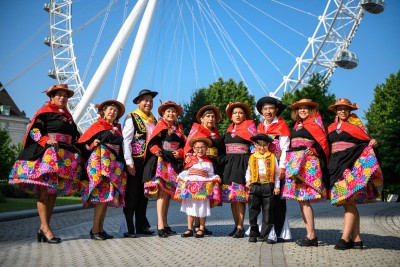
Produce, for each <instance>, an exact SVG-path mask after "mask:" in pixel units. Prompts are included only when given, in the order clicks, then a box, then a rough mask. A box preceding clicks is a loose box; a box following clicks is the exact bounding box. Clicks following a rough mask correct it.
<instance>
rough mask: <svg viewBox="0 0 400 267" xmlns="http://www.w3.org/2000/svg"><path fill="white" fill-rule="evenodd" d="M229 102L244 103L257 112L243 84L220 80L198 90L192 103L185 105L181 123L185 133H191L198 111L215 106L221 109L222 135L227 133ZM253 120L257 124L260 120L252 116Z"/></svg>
mask: <svg viewBox="0 0 400 267" xmlns="http://www.w3.org/2000/svg"><path fill="white" fill-rule="evenodd" d="M229 102H243V103H246V104H248V105H249V107H250V109H251V110H253V111H254V110H255V100H254V96H252V95H250V94H249V92H248V89H247V87H246V86H245V85H244V83H243V82H241V81H240V82H239V83H236V82H235V81H234V80H233V79H229V80H228V81H224V80H223V79H222V78H219V79H218V81H216V82H215V83H213V84H210V86H209V87H208V88H201V89H198V90H197V91H196V92H195V93H194V94H193V96H192V97H191V99H190V103H185V104H184V105H183V114H182V116H181V123H182V125H183V128H184V130H185V133H188V132H189V131H190V128H191V126H192V124H193V122H195V121H196V114H197V111H198V110H199V109H200V108H202V107H203V106H205V105H215V106H217V107H219V108H220V109H221V112H222V120H221V121H220V122H219V123H218V130H219V131H220V133H225V131H226V129H227V128H228V126H229V124H230V123H231V122H230V120H229V118H226V116H225V108H226V106H227V105H228V103H229ZM251 119H252V120H254V121H255V123H256V124H257V123H258V122H259V119H258V117H257V115H256V114H254V113H253V114H252V115H251Z"/></svg>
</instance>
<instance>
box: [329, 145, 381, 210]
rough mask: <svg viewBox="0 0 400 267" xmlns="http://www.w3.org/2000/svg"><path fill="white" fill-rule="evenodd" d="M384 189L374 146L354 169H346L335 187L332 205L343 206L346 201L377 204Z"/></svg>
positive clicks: (358, 160) (356, 163) (363, 155)
mask: <svg viewBox="0 0 400 267" xmlns="http://www.w3.org/2000/svg"><path fill="white" fill-rule="evenodd" d="M382 188H383V175H382V170H381V167H380V166H379V163H378V160H377V158H376V155H375V152H374V150H373V148H372V146H367V147H366V148H365V149H364V150H363V152H362V153H361V155H360V157H359V158H358V159H357V160H356V161H355V162H354V165H353V167H352V169H351V170H350V169H346V170H345V171H344V173H343V175H342V176H341V177H340V178H339V179H338V181H337V182H336V183H335V184H334V185H333V187H332V189H331V191H330V196H331V204H333V205H342V204H343V203H344V202H345V201H347V200H350V201H354V202H355V203H356V204H364V203H370V202H375V199H376V198H378V197H380V194H381V191H382Z"/></svg>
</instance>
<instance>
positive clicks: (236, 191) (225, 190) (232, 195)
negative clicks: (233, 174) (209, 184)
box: [221, 182, 249, 203]
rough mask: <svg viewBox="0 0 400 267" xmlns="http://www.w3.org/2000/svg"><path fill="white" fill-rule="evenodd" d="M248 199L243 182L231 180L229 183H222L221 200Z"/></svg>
mask: <svg viewBox="0 0 400 267" xmlns="http://www.w3.org/2000/svg"><path fill="white" fill-rule="evenodd" d="M248 199H249V190H248V189H247V188H246V187H245V185H243V184H238V183H234V182H232V183H231V184H230V185H227V184H223V185H222V192H221V200H222V202H225V203H231V202H247V200H248Z"/></svg>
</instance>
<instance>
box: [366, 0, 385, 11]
mask: <svg viewBox="0 0 400 267" xmlns="http://www.w3.org/2000/svg"><path fill="white" fill-rule="evenodd" d="M360 4H361V7H362V8H363V9H364V10H365V11H367V12H369V13H372V14H379V13H382V12H383V10H384V8H385V1H384V0H361V1H360Z"/></svg>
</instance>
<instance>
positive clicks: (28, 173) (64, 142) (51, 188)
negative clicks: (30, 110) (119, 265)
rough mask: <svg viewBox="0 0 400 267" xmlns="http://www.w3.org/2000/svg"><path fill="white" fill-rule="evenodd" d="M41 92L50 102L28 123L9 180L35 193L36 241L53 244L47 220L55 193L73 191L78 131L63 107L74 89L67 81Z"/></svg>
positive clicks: (77, 170)
mask: <svg viewBox="0 0 400 267" xmlns="http://www.w3.org/2000/svg"><path fill="white" fill-rule="evenodd" d="M45 93H46V94H47V96H49V97H50V101H48V102H46V104H45V105H44V106H43V107H41V108H40V109H39V110H38V111H37V112H36V114H35V115H34V117H33V119H32V122H31V124H30V125H29V126H28V131H27V133H26V135H25V139H24V143H23V150H22V152H21V154H20V155H19V156H18V158H17V161H16V162H15V164H14V167H13V169H12V170H11V173H10V180H9V183H10V184H16V185H19V186H20V187H21V188H22V189H24V190H27V191H34V192H35V193H36V194H38V196H39V198H38V201H37V209H38V213H39V217H40V221H41V225H40V228H39V231H38V233H37V238H38V241H39V242H41V241H43V242H48V243H51V244H56V243H60V242H61V239H60V238H57V237H54V233H53V231H52V230H51V227H50V219H51V216H52V213H53V209H54V204H55V201H56V198H57V195H59V194H60V195H71V194H73V193H75V192H76V190H77V186H78V184H79V178H80V169H81V166H80V156H79V154H78V150H76V149H75V147H74V143H75V142H76V140H77V139H78V138H79V132H78V129H77V126H76V125H75V123H74V120H73V118H72V115H71V114H70V113H69V111H68V109H67V101H68V98H70V97H71V96H73V95H74V91H72V90H70V89H68V85H67V84H56V85H54V86H51V87H50V88H49V89H47V90H46V91H45Z"/></svg>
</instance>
